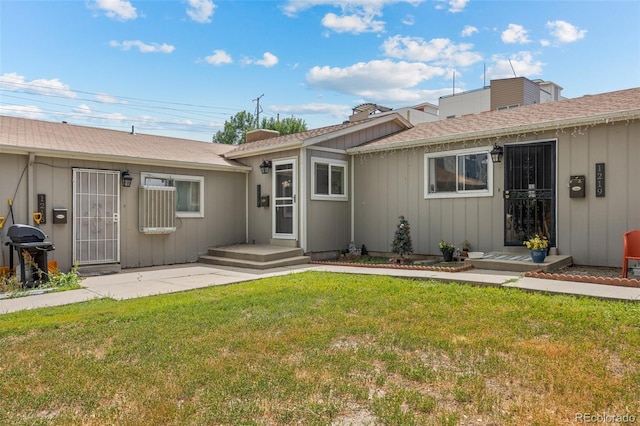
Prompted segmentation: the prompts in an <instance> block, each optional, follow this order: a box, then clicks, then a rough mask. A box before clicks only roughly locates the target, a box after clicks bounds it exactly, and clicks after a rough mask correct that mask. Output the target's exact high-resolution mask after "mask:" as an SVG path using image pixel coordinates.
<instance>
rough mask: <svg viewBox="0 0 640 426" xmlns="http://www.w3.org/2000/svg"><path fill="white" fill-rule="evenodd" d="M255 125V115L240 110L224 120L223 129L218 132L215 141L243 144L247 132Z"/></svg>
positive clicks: (214, 137)
mask: <svg viewBox="0 0 640 426" xmlns="http://www.w3.org/2000/svg"><path fill="white" fill-rule="evenodd" d="M255 126H256V118H255V116H254V115H253V114H251V113H250V112H247V111H240V112H239V113H237V114H236V115H234V116H233V117H231V118H230V119H229V120H227V121H225V122H224V127H223V129H222V130H221V131H217V132H216V134H215V135H214V136H213V141H214V142H216V143H224V144H227V145H240V144H243V143H244V142H245V141H246V136H247V132H248V131H250V130H253V129H255V128H256V127H255Z"/></svg>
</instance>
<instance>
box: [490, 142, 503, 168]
mask: <svg viewBox="0 0 640 426" xmlns="http://www.w3.org/2000/svg"><path fill="white" fill-rule="evenodd" d="M503 154H504V148H502V147H501V146H498V144H497V143H494V144H493V149H492V150H491V160H492V161H493V162H494V163H500V162H502V155H503Z"/></svg>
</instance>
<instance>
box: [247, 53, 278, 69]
mask: <svg viewBox="0 0 640 426" xmlns="http://www.w3.org/2000/svg"><path fill="white" fill-rule="evenodd" d="M244 63H245V64H247V65H251V64H254V65H261V66H263V67H265V68H270V67H272V66H274V65H276V64H277V63H278V57H277V56H276V55H274V54H273V53H269V52H265V53H264V55H262V59H255V60H254V59H245V60H244Z"/></svg>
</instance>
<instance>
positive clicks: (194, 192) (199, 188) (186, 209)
mask: <svg viewBox="0 0 640 426" xmlns="http://www.w3.org/2000/svg"><path fill="white" fill-rule="evenodd" d="M140 178H141V182H142V184H143V185H145V186H173V187H175V188H176V216H178V217H204V176H188V175H169V174H164V173H146V172H143V173H141V174H140Z"/></svg>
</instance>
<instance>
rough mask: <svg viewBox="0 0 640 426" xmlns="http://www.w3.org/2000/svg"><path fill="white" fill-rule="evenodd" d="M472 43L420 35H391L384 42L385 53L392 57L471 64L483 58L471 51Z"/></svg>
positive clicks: (453, 64)
mask: <svg viewBox="0 0 640 426" xmlns="http://www.w3.org/2000/svg"><path fill="white" fill-rule="evenodd" d="M472 48H473V45H472V44H469V43H461V44H455V43H453V42H452V41H451V40H449V39H447V38H435V39H432V40H430V41H425V40H424V39H422V38H420V37H403V36H393V37H389V38H388V39H386V40H385V41H384V43H383V44H382V49H383V51H384V54H385V55H386V56H388V57H391V58H398V59H407V60H410V61H422V62H434V63H435V64H437V65H450V66H469V65H472V64H474V63H476V62H480V61H481V60H482V56H481V55H480V54H479V53H476V52H473V51H471V49H472Z"/></svg>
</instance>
